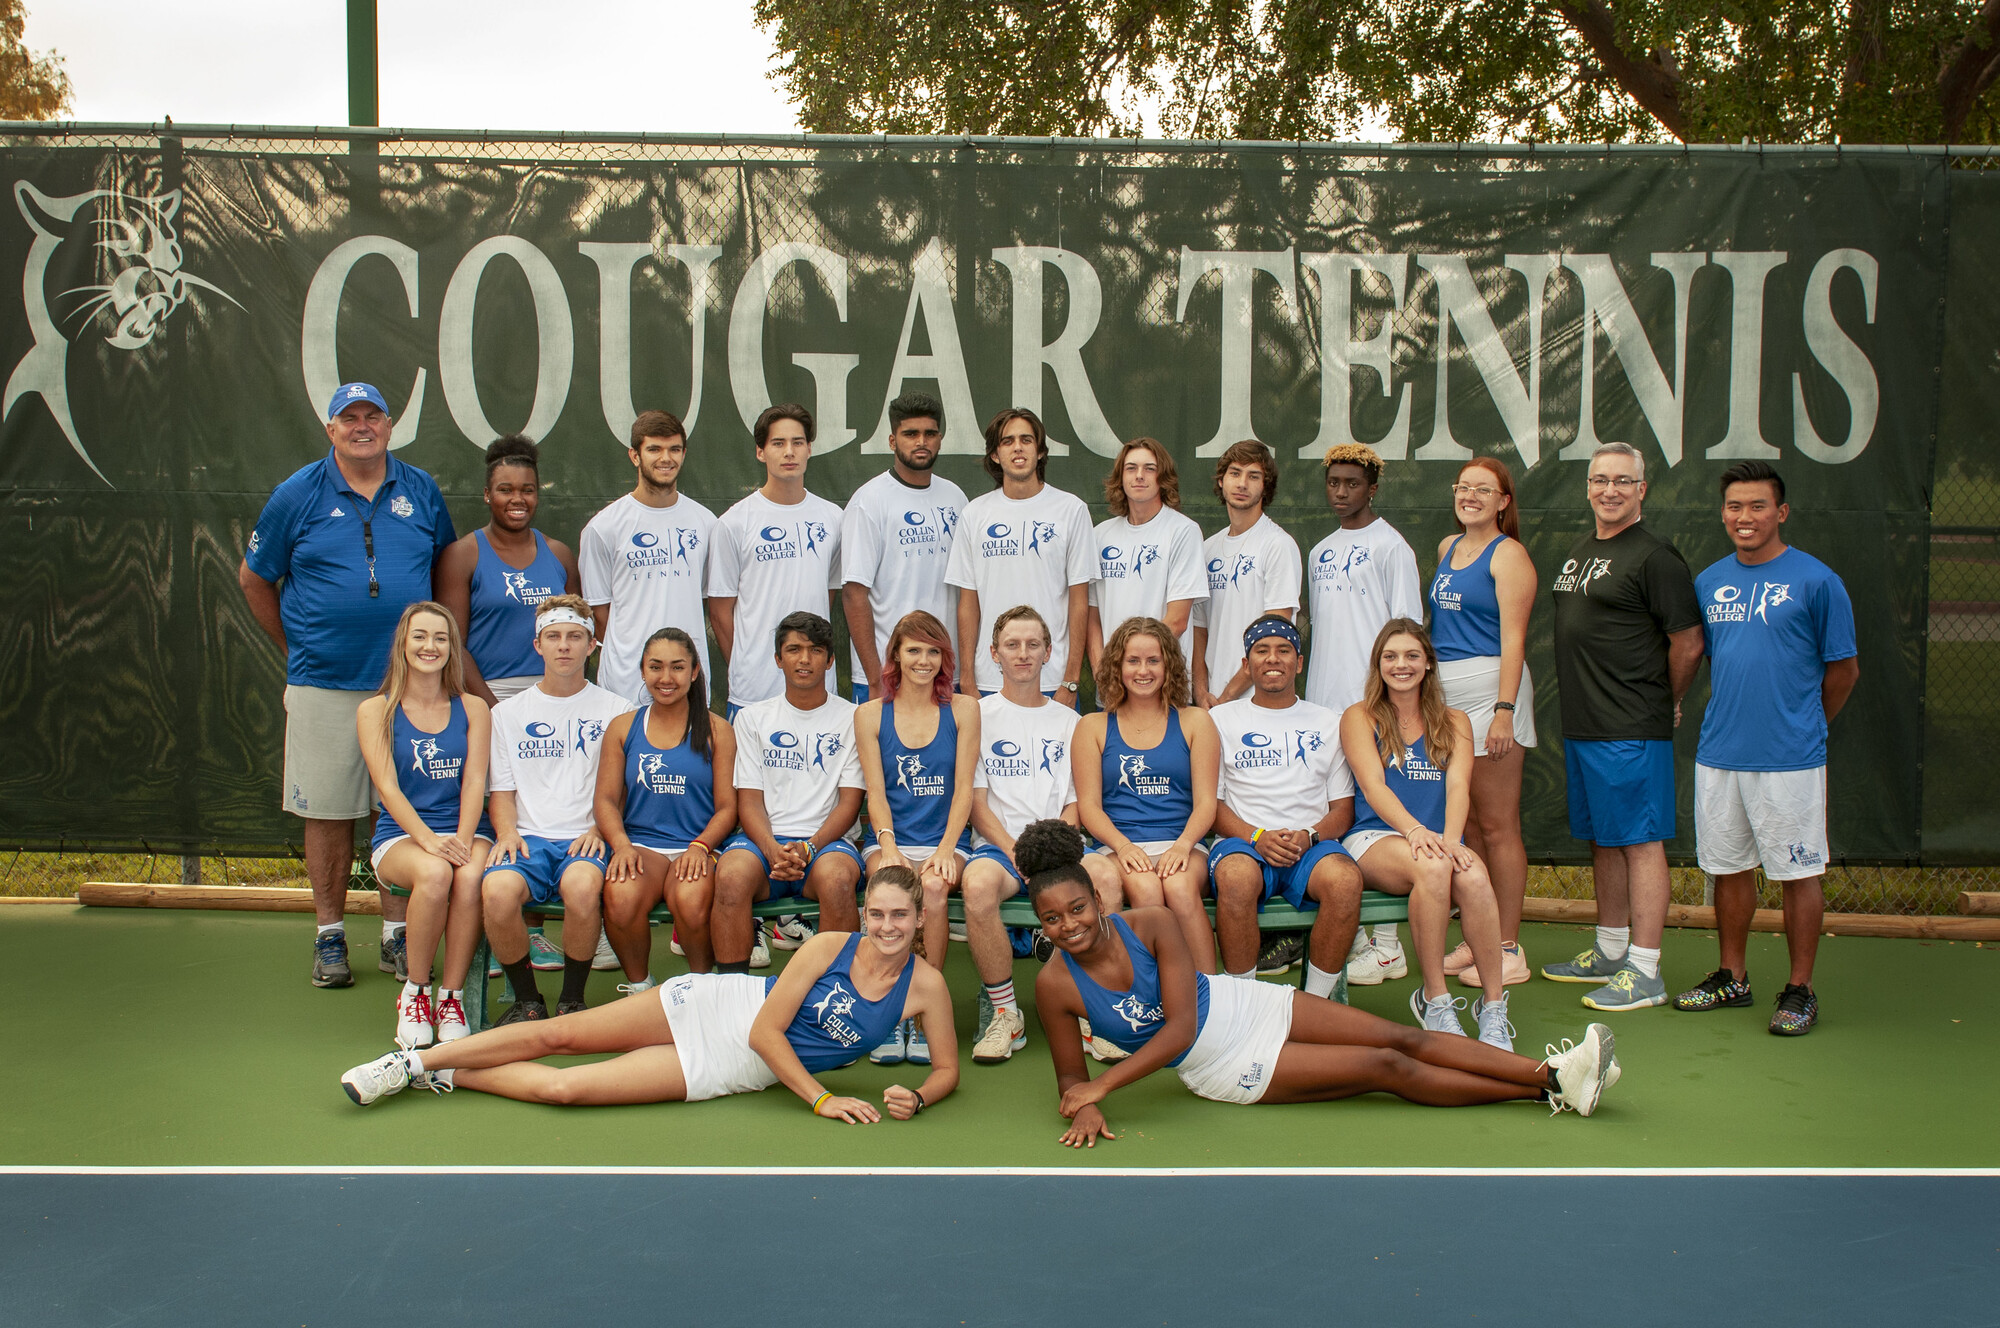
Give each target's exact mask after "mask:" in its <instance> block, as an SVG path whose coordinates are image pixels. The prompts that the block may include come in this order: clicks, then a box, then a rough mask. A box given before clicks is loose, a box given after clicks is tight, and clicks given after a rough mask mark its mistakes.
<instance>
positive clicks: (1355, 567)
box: [1312, 544, 1369, 595]
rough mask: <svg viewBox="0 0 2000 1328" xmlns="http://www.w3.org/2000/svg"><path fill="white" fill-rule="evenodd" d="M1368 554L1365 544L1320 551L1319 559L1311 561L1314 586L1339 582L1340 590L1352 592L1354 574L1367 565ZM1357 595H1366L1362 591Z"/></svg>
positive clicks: (1337, 546)
mask: <svg viewBox="0 0 2000 1328" xmlns="http://www.w3.org/2000/svg"><path fill="white" fill-rule="evenodd" d="M1368 561H1369V552H1368V546H1367V545H1365V544H1340V545H1335V546H1334V547H1332V548H1329V549H1321V550H1320V551H1319V557H1318V558H1316V559H1314V560H1313V571H1312V579H1313V584H1314V585H1325V584H1328V583H1330V582H1336V581H1337V582H1339V583H1340V589H1342V590H1354V589H1356V587H1355V584H1354V574H1355V573H1356V572H1359V571H1360V570H1361V569H1362V568H1364V567H1366V566H1367V565H1368ZM1359 593H1361V594H1364V595H1365V594H1367V593H1368V592H1367V591H1366V590H1365V589H1363V590H1361V591H1360V592H1359Z"/></svg>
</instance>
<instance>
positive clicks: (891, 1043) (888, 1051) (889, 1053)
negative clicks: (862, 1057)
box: [868, 1024, 910, 1065]
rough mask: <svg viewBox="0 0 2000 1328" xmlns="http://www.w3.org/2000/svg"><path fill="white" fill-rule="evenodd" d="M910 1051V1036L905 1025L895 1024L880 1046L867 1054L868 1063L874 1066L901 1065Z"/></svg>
mask: <svg viewBox="0 0 2000 1328" xmlns="http://www.w3.org/2000/svg"><path fill="white" fill-rule="evenodd" d="M909 1050H910V1035H909V1032H908V1029H907V1025H904V1024H897V1025H896V1026H895V1027H894V1028H893V1029H891V1030H890V1031H889V1036H888V1037H886V1038H884V1039H883V1040H882V1045H881V1046H879V1047H877V1048H875V1050H873V1051H871V1052H869V1053H868V1059H869V1061H870V1062H872V1063H873V1064H876V1065H901V1064H902V1063H903V1061H904V1060H905V1059H906V1058H907V1056H908V1054H909Z"/></svg>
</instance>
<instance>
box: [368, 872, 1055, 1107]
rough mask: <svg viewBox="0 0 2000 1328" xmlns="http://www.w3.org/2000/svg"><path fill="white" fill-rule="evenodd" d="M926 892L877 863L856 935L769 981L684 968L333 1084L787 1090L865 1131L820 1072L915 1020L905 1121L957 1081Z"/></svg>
mask: <svg viewBox="0 0 2000 1328" xmlns="http://www.w3.org/2000/svg"><path fill="white" fill-rule="evenodd" d="M922 897H923V896H922V893H921V891H920V890H919V889H918V886H917V877H916V873H915V872H912V871H911V870H910V869H909V868H908V867H884V868H883V869H881V870H880V871H878V872H876V873H875V875H874V876H873V877H872V878H870V880H869V882H868V894H867V898H866V900H865V902H864V905H863V908H862V923H861V925H862V928H863V930H862V931H860V932H838V931H823V932H821V933H820V934H819V935H818V936H816V937H814V938H813V939H812V940H810V941H807V942H806V943H805V944H804V945H803V946H801V947H800V948H799V950H798V953H796V954H795V955H793V956H792V959H791V962H790V963H788V964H786V965H785V969H784V971H783V972H782V973H780V974H779V975H778V976H776V977H773V978H766V977H755V976H752V975H750V974H748V973H685V974H682V975H681V976H680V977H677V978H671V979H669V980H668V981H666V982H665V983H663V984H661V985H660V986H658V987H656V988H654V989H653V990H651V991H645V992H639V993H637V994H635V995H631V996H627V997H625V998H624V999H623V1000H619V1001H614V1002H612V1003H611V1004H609V1005H601V1006H598V1007H596V1008H594V1009H589V1010H581V1011H578V1012H577V1013H575V1014H567V1015H559V1016H557V1017H556V1018H554V1019H547V1020H540V1021H536V1022H531V1023H522V1024H512V1025H508V1026H507V1027H504V1028H494V1029H490V1030H488V1031H487V1032H484V1033H476V1034H474V1035H473V1036H471V1037H469V1038H465V1039H463V1040H462V1041H458V1042H451V1043H447V1044H445V1045H443V1046H441V1047H439V1048H437V1049H436V1050H434V1051H431V1052H416V1051H397V1052H391V1053H389V1054H388V1055H387V1056H384V1057H382V1058H381V1059H380V1060H375V1061H370V1062H369V1063H368V1064H366V1065H357V1066H356V1067H354V1068H353V1069H352V1070H349V1071H348V1072H347V1073H346V1074H344V1075H342V1076H341V1078H340V1083H341V1087H342V1088H344V1089H346V1090H347V1095H348V1096H349V1097H351V1098H353V1099H354V1100H355V1101H356V1102H358V1103H360V1104H361V1105H362V1106H367V1105H368V1104H369V1103H371V1102H373V1101H375V1100H376V1099H377V1098H380V1097H385V1096H387V1095H388V1094H390V1093H398V1092H401V1091H402V1090H403V1089H404V1088H405V1087H407V1086H409V1085H410V1084H413V1083H414V1084H416V1085H417V1086H418V1087H420V1088H429V1089H431V1090H432V1091H433V1092H449V1091H451V1090H452V1089H453V1088H471V1089H476V1090H478V1091H479V1092H482V1093H493V1094H495V1095H497V1096H500V1097H511V1098H514V1099H516V1100H517V1101H521V1102H549V1103H562V1104H572V1105H587V1106H606V1105H614V1104H622V1103H632V1102H699V1101H701V1100H703V1099H704V1098H711V1097H722V1096H725V1095H726V1094H730V1093H752V1092H762V1091H763V1090H764V1089H766V1088H768V1087H770V1086H771V1085H772V1084H774V1083H783V1084H784V1085H785V1087H787V1088H789V1089H791V1090H792V1091H793V1092H794V1093H797V1094H798V1095H799V1098H800V1099H801V1100H802V1101H804V1102H806V1103H808V1104H809V1105H810V1106H811V1107H812V1111H813V1114H814V1115H816V1116H824V1117H827V1118H828V1119H832V1120H844V1121H847V1122H848V1123H849V1124H862V1123H872V1122H875V1121H879V1120H880V1119H882V1113H881V1112H879V1111H877V1110H876V1109H875V1108H874V1107H873V1106H871V1105H869V1104H868V1103H867V1102H864V1101H862V1100H861V1099H860V1098H855V1097H837V1096H835V1095H834V1094H833V1093H832V1092H831V1091H830V1090H828V1089H825V1088H822V1087H821V1086H820V1084H819V1081H818V1080H817V1079H816V1078H815V1077H814V1076H816V1075H818V1074H819V1073H821V1072H822V1071H825V1070H831V1069H835V1068H837V1067H839V1066H842V1065H848V1064H851V1063H853V1062H854V1061H856V1060H859V1059H860V1058H861V1057H862V1056H864V1055H866V1054H867V1052H868V1050H869V1048H871V1047H874V1046H876V1045H878V1044H880V1043H881V1041H882V1040H883V1039H884V1038H886V1037H887V1036H888V1035H889V1033H890V1031H891V1030H892V1029H894V1028H895V1026H896V1025H897V1023H898V1022H900V1021H901V1020H904V1019H910V1018H923V1019H924V1020H925V1022H926V1024H927V1025H928V1026H929V1028H930V1029H931V1030H932V1031H931V1065H930V1073H929V1074H928V1075H927V1076H925V1078H924V1081H923V1083H922V1084H920V1085H918V1086H917V1087H916V1088H905V1087H903V1086H902V1085H901V1084H892V1085H891V1086H890V1087H889V1088H888V1089H886V1090H885V1091H884V1092H883V1094H882V1102H883V1105H884V1106H885V1107H887V1109H888V1112H889V1114H890V1115H891V1116H894V1117H895V1118H896V1119H897V1120H908V1119H909V1118H910V1117H912V1116H914V1115H916V1114H917V1113H918V1112H920V1111H922V1110H923V1109H924V1108H925V1107H926V1106H928V1105H931V1104H933V1103H936V1102H937V1101H939V1100H940V1099H941V1098H943V1097H944V1096H945V1095H947V1094H948V1093H950V1092H951V1091H952V1089H954V1088H956V1087H957V1086H958V1041H957V1038H956V1036H955V1035H954V1033H953V1030H952V1020H951V993H950V992H949V991H947V990H946V988H945V984H944V975H943V974H941V973H940V972H938V970H937V969H935V968H933V967H932V966H931V965H929V964H925V963H919V962H917V960H916V957H915V956H914V955H913V954H912V953H911V944H912V942H913V941H914V939H915V937H916V935H917V928H918V925H919V922H920V917H921V901H922ZM1074 1040H1075V1039H1074V1038H1072V1041H1074ZM603 1052H619V1053H622V1054H620V1055H616V1056H613V1057H612V1058H611V1059H610V1060H604V1061H597V1062H595V1063H593V1064H589V1065H570V1066H562V1067H557V1066H552V1065H542V1064H538V1063H537V1058H539V1057H542V1056H587V1055H593V1054H598V1053H603ZM1077 1054H1078V1055H1081V1054H1082V1053H1081V1052H1078V1053H1077Z"/></svg>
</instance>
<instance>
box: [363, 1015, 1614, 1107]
mask: <svg viewBox="0 0 2000 1328" xmlns="http://www.w3.org/2000/svg"><path fill="white" fill-rule="evenodd" d="M1593 1027H1595V1025H1593ZM340 1086H341V1087H342V1088H344V1089H346V1090H347V1095H348V1096H349V1097H351V1098H353V1099H354V1102H355V1105H357V1106H362V1107H365V1106H367V1105H368V1104H369V1103H371V1102H374V1101H376V1100H377V1099H378V1098H385V1097H388V1096H390V1095H392V1094H395V1093H400V1092H402V1091H403V1090H404V1089H405V1088H408V1087H409V1086H410V1062H409V1061H408V1060H406V1059H404V1057H403V1053H402V1052H400V1051H392V1052H390V1053H389V1054H388V1055H387V1056H383V1057H380V1058H379V1059H376V1060H372V1061H370V1062H368V1063H367V1064H366V1065H357V1066H355V1067H354V1068H353V1069H351V1070H349V1071H348V1072H347V1073H346V1074H343V1075H341V1076H340Z"/></svg>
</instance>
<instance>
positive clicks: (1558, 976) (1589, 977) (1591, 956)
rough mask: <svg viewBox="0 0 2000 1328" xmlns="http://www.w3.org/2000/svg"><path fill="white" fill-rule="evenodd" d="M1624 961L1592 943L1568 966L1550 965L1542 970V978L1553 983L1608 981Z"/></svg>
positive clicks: (1567, 964)
mask: <svg viewBox="0 0 2000 1328" xmlns="http://www.w3.org/2000/svg"><path fill="white" fill-rule="evenodd" d="M1624 963H1625V961H1624V960H1623V959H1613V958H1611V957H1610V956H1609V955H1607V954H1605V953H1604V951H1602V950H1600V949H1598V948H1597V943H1596V942H1595V941H1592V942H1591V944H1590V948H1589V949H1588V950H1585V951H1584V952H1583V953H1582V954H1580V955H1578V956H1577V957H1576V958H1574V959H1572V960H1570V961H1569V962H1568V963H1566V964H1550V965H1549V966H1548V967H1546V968H1544V969H1543V970H1542V976H1543V977H1545V978H1547V979H1548V980H1549V981H1551V982H1589V983H1598V982H1604V981H1608V980H1609V979H1610V977H1611V975H1612V974H1614V973H1616V972H1617V971H1618V970H1619V969H1620V968H1621V967H1623V966H1624Z"/></svg>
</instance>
